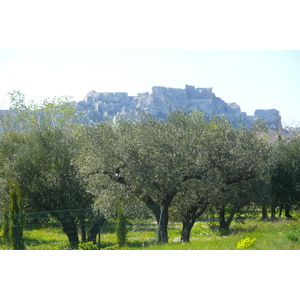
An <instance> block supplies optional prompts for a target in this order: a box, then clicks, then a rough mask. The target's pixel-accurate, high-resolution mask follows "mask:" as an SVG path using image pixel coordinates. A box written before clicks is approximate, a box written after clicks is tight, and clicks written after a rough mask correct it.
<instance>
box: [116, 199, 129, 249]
mask: <svg viewBox="0 0 300 300" xmlns="http://www.w3.org/2000/svg"><path fill="white" fill-rule="evenodd" d="M126 223H127V220H126V217H125V216H124V214H123V211H122V207H121V205H120V204H119V205H118V210H117V228H116V234H117V243H118V246H119V247H124V246H125V244H126V234H127V228H126Z"/></svg>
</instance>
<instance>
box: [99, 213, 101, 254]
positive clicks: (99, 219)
mask: <svg viewBox="0 0 300 300" xmlns="http://www.w3.org/2000/svg"><path fill="white" fill-rule="evenodd" d="M100 226H101V221H100V208H98V249H99V250H100Z"/></svg>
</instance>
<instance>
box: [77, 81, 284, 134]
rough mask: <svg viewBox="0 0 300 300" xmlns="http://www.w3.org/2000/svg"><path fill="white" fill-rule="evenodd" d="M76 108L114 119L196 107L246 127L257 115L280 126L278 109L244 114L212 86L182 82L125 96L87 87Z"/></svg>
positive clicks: (91, 116)
mask: <svg viewBox="0 0 300 300" xmlns="http://www.w3.org/2000/svg"><path fill="white" fill-rule="evenodd" d="M77 108H78V109H79V110H81V111H83V118H84V120H85V121H87V122H89V123H96V122H100V121H102V120H105V119H116V118H118V117H120V116H125V117H130V118H135V117H136V116H137V115H138V113H139V111H144V112H147V113H149V114H151V115H153V116H155V117H157V118H165V117H166V116H167V115H168V112H169V111H170V110H172V109H175V108H181V109H185V110H188V111H191V110H199V111H202V112H204V113H205V114H206V115H207V116H208V117H211V116H214V115H222V116H225V117H227V118H228V119H230V120H231V121H232V122H233V123H236V124H237V123H242V124H244V125H245V126H246V127H247V128H250V127H251V123H252V122H253V121H254V120H256V119H258V118H260V119H261V120H262V121H263V122H265V123H266V124H267V125H268V126H269V127H271V128H274V129H276V128H279V129H281V128H282V125H281V117H280V114H279V111H278V110H276V109H271V110H256V111H255V114H254V116H247V114H246V113H244V112H242V111H241V108H240V106H239V105H238V104H236V103H226V102H225V101H223V100H222V99H221V98H218V97H216V96H215V94H214V93H213V92H212V88H195V87H194V86H191V85H186V86H185V89H178V88H176V89H175V88H166V87H160V86H154V87H153V88H152V94H149V93H148V92H147V93H139V94H138V95H137V96H128V94H127V93H98V92H96V91H90V92H89V93H88V94H87V95H86V96H85V97H84V99H83V100H82V101H80V102H78V103H77Z"/></svg>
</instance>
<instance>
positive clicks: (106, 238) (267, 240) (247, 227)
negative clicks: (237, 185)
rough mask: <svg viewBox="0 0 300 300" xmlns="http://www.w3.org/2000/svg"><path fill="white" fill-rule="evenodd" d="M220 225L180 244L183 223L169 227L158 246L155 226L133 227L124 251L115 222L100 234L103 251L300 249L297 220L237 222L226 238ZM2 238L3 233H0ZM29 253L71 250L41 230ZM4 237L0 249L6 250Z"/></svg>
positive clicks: (30, 240)
mask: <svg viewBox="0 0 300 300" xmlns="http://www.w3.org/2000/svg"><path fill="white" fill-rule="evenodd" d="M215 225H216V224H213V223H207V222H197V223H196V224H195V226H194V228H193V229H192V232H191V241H190V243H180V231H181V224H180V223H171V224H170V225H169V243H168V244H157V243H156V230H155V226H156V225H155V224H153V223H151V224H150V223H148V224H140V225H139V226H134V225H133V226H131V227H130V231H129V232H128V234H127V244H126V246H125V247H123V248H117V246H116V234H115V232H114V228H115V223H114V222H113V221H110V222H108V223H107V224H106V225H105V226H104V227H103V228H102V231H103V232H102V233H101V235H100V238H101V239H100V245H101V249H107V250H110V249H120V250H235V249H237V244H238V242H239V241H241V240H243V239H246V238H249V239H251V240H253V239H256V240H255V242H254V244H253V245H252V246H251V247H246V248H245V249H249V250H299V249H300V221H299V220H297V219H294V220H286V219H279V220H276V221H273V222H270V221H269V222H262V221H260V220H246V221H245V222H243V223H241V222H233V223H232V225H231V230H230V232H229V233H227V234H226V235H222V234H220V232H219V231H218V230H216V229H214V228H216V226H215ZM0 236H1V233H0ZM24 237H25V243H26V248H27V249H28V250H52V249H54V250H60V249H68V248H69V247H68V240H67V236H66V235H65V234H64V233H63V231H62V230H61V229H59V228H40V229H33V230H30V231H24ZM5 248H6V247H5V244H4V243H3V241H2V239H1V237H0V249H5Z"/></svg>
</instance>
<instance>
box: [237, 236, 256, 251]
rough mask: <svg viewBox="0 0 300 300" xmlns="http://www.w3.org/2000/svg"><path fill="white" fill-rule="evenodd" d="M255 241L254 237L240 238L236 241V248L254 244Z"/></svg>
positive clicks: (245, 247)
mask: <svg viewBox="0 0 300 300" xmlns="http://www.w3.org/2000/svg"><path fill="white" fill-rule="evenodd" d="M255 241H256V238H254V239H250V238H245V239H242V240H240V241H239V242H238V243H237V246H236V249H247V248H250V247H252V246H253V245H254V243H255Z"/></svg>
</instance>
